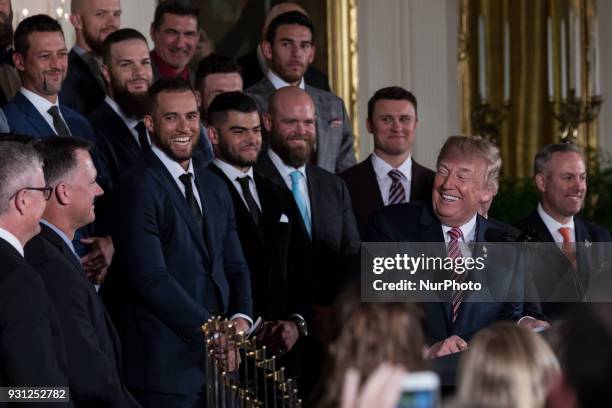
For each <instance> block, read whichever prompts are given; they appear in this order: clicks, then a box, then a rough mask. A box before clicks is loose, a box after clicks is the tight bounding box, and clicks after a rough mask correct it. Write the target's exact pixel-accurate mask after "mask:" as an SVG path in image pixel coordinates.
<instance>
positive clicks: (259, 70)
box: [237, 2, 331, 92]
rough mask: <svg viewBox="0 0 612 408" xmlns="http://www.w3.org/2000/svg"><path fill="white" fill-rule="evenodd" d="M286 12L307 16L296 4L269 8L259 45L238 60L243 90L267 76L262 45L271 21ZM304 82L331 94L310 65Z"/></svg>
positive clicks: (317, 72) (290, 3) (325, 80)
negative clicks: (295, 12) (296, 12)
mask: <svg viewBox="0 0 612 408" xmlns="http://www.w3.org/2000/svg"><path fill="white" fill-rule="evenodd" d="M288 11H299V12H300V13H302V14H304V15H306V16H308V13H306V10H304V8H303V7H302V6H300V5H299V4H297V3H292V2H281V3H277V4H275V5H274V6H272V7H271V8H270V10H269V11H268V14H267V15H266V19H265V21H264V24H263V27H262V29H261V41H260V42H259V44H257V48H256V49H254V50H253V51H251V52H249V53H248V54H245V55H243V56H242V57H240V58H238V61H237V62H238V64H240V66H241V68H242V79H243V80H244V87H245V88H250V87H251V86H253V85H255V84H256V83H258V82H259V81H261V79H262V78H264V77H265V76H266V75H267V73H268V69H269V68H268V62H267V61H266V59H265V57H264V56H263V53H262V44H263V41H264V40H265V39H266V37H267V36H268V27H269V26H270V23H271V22H272V20H274V19H275V18H276V16H278V15H279V14H283V13H286V12H288ZM304 81H306V83H307V84H308V85H310V86H314V87H316V88H319V89H322V90H324V91H328V92H331V89H330V87H329V81H328V79H327V75H325V74H324V73H323V72H321V71H319V70H318V69H316V68H315V67H313V66H312V65H310V66H309V67H308V69H306V72H304Z"/></svg>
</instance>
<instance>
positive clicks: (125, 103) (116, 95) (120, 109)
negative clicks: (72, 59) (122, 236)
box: [88, 28, 153, 181]
mask: <svg viewBox="0 0 612 408" xmlns="http://www.w3.org/2000/svg"><path fill="white" fill-rule="evenodd" d="M103 56H104V65H103V66H102V75H103V76H104V78H105V79H106V82H107V94H108V95H107V96H106V97H105V99H104V101H103V102H102V103H101V104H100V106H98V107H97V108H96V110H94V111H93V112H92V113H91V114H90V115H89V118H88V119H89V121H90V123H91V125H92V127H93V128H94V131H95V132H96V136H97V138H98V143H99V145H100V149H101V151H102V154H103V155H104V157H105V159H106V164H107V167H108V171H109V173H110V176H111V178H112V179H113V181H115V180H117V179H118V178H119V176H120V175H121V173H123V171H124V170H126V169H127V168H128V167H130V166H131V165H132V164H134V162H136V160H137V159H138V158H139V157H140V156H141V154H142V153H143V152H147V151H149V150H150V149H151V147H150V146H151V142H150V137H149V135H148V133H147V129H146V127H145V125H144V122H143V118H144V116H145V114H146V113H147V91H148V90H149V87H150V86H151V84H152V82H153V71H152V69H151V58H150V56H149V47H148V45H147V40H146V39H145V37H144V36H143V35H142V34H141V33H139V32H138V31H136V30H134V29H131V28H122V29H120V30H117V31H115V32H114V33H112V34H111V35H109V36H108V37H107V38H106V40H105V41H104V47H103Z"/></svg>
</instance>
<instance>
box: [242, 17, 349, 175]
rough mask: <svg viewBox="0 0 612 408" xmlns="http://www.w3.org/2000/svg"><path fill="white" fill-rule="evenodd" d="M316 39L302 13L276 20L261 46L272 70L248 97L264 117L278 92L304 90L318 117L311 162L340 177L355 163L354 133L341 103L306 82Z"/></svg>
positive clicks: (252, 88)
mask: <svg viewBox="0 0 612 408" xmlns="http://www.w3.org/2000/svg"><path fill="white" fill-rule="evenodd" d="M313 36H314V27H313V25H312V23H311V22H310V20H308V17H306V16H305V15H304V14H302V13H300V12H299V11H290V12H287V13H283V14H280V15H278V16H277V17H276V18H275V19H273V20H272V22H271V23H270V27H269V28H268V32H267V36H266V39H265V40H264V41H263V42H262V44H261V47H262V51H263V55H264V57H265V58H266V60H267V61H268V66H269V67H270V69H269V70H268V73H267V75H266V76H265V77H264V78H263V79H262V80H261V81H259V82H258V83H257V84H255V85H253V86H252V87H250V88H249V89H247V90H246V93H248V94H249V95H251V96H252V97H253V99H255V102H256V103H257V107H258V109H259V113H260V114H262V115H263V114H265V113H266V112H267V111H268V100H269V99H270V95H272V93H273V92H274V91H275V90H276V89H280V88H283V87H286V86H294V87H296V88H299V89H303V90H305V91H306V92H307V93H308V94H309V95H310V97H311V99H312V101H313V102H314V105H315V108H316V113H317V121H316V133H317V143H316V145H315V146H313V148H314V150H315V151H314V154H313V155H312V157H309V160H311V162H312V163H313V164H317V165H318V166H319V167H321V168H323V169H325V170H327V171H329V172H331V173H335V174H338V173H340V172H342V171H343V170H346V169H347V168H349V167H351V166H352V165H354V164H355V163H356V161H355V151H354V149H353V133H352V131H351V124H350V119H349V118H348V115H347V113H346V109H345V107H344V102H343V101H342V99H340V98H338V97H337V96H336V95H334V94H332V93H330V92H327V91H323V90H320V89H318V88H314V87H311V86H310V85H308V84H306V83H305V82H304V73H305V72H306V70H307V69H308V66H309V65H310V64H311V63H312V61H313V59H314V55H315V50H314V43H313Z"/></svg>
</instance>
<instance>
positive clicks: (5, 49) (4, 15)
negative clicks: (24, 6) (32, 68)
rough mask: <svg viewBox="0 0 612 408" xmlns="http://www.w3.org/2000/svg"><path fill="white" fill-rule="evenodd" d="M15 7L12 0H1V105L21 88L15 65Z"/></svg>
mask: <svg viewBox="0 0 612 408" xmlns="http://www.w3.org/2000/svg"><path fill="white" fill-rule="evenodd" d="M12 47H13V7H12V6H11V1H10V0H0V105H4V104H5V103H7V102H8V101H10V100H11V99H13V97H14V96H15V94H16V93H17V91H18V90H19V87H21V81H20V80H19V75H18V74H17V71H16V70H15V65H14V63H13V48H12Z"/></svg>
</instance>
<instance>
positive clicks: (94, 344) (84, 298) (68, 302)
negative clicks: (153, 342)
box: [25, 224, 139, 407]
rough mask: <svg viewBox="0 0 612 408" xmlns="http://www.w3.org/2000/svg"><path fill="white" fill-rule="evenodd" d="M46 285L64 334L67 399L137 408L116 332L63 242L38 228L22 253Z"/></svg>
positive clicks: (47, 230)
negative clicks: (125, 381)
mask: <svg viewBox="0 0 612 408" xmlns="http://www.w3.org/2000/svg"><path fill="white" fill-rule="evenodd" d="M25 256H26V259H27V261H28V262H29V263H30V264H31V265H32V266H33V267H34V269H36V271H37V272H38V273H39V274H40V276H41V278H42V279H43V281H44V282H45V287H46V289H47V292H48V293H49V297H50V299H51V302H52V303H53V305H54V306H55V309H56V310H57V315H58V319H59V321H60V324H61V326H62V330H63V333H64V342H65V344H66V349H67V350H69V352H68V353H67V371H68V377H69V379H70V392H71V397H72V399H73V400H74V401H75V402H77V403H78V405H81V404H82V406H90V407H98V406H100V407H102V406H105V407H138V406H139V405H138V403H136V401H135V400H134V398H133V397H132V395H131V394H130V393H129V392H128V391H127V390H126V389H125V387H124V385H123V384H122V381H121V346H120V342H119V338H118V337H117V333H116V331H115V327H114V326H113V324H112V322H111V320H110V316H108V314H107V313H106V309H105V308H104V305H103V304H102V301H101V300H100V298H99V297H98V294H97V293H96V291H95V289H94V287H93V285H92V284H91V282H90V281H89V279H88V278H87V276H86V275H85V272H84V271H83V267H82V266H81V264H80V262H79V260H78V259H77V258H76V256H75V255H74V254H73V252H72V250H71V249H70V248H69V247H68V245H66V243H65V242H64V241H63V240H62V238H61V237H60V236H59V235H57V233H55V232H54V231H53V230H52V229H51V228H49V227H48V226H46V225H44V224H41V231H40V234H38V235H37V236H35V237H34V238H32V239H31V240H30V242H28V244H27V245H26V247H25Z"/></svg>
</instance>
